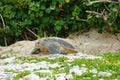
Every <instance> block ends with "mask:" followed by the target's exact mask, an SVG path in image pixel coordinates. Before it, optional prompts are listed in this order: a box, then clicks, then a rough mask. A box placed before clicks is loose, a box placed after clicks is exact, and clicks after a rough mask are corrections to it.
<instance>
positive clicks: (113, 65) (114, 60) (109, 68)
mask: <svg viewBox="0 0 120 80" xmlns="http://www.w3.org/2000/svg"><path fill="white" fill-rule="evenodd" d="M99 56H101V57H102V58H100V59H99V58H96V59H86V58H81V59H80V58H76V59H74V60H73V61H69V60H70V59H68V58H67V57H64V56H63V57H58V58H55V59H49V58H46V57H45V58H39V59H38V58H28V57H23V59H22V57H21V58H20V57H19V58H16V59H15V61H16V60H20V61H23V62H24V63H27V62H28V61H32V60H36V61H38V62H41V61H47V62H50V64H51V65H53V64H56V63H58V66H56V67H49V68H47V67H44V68H39V69H34V74H36V75H38V76H40V77H46V76H47V79H48V80H49V79H52V78H53V79H56V77H55V76H56V75H57V74H63V73H65V74H66V75H68V74H70V70H71V69H72V68H73V67H74V66H78V67H79V70H80V69H81V70H83V69H84V68H86V71H85V72H83V73H82V74H81V75H79V74H76V73H72V76H73V79H72V80H79V79H82V80H88V79H89V80H99V79H104V80H114V79H116V80H119V77H120V68H119V66H120V62H119V60H120V53H114V54H113V53H107V54H103V55H99ZM60 59H63V60H64V61H63V60H62V61H61V60H60ZM27 60H28V61H27ZM24 63H22V64H24ZM17 64H18V63H17ZM48 65H49V64H48ZM75 69H76V68H75ZM41 70H49V71H50V72H40V71H41ZM6 71H7V72H8V71H10V72H11V71H14V70H6ZM74 71H75V70H74ZM77 72H79V71H77ZM100 72H109V73H111V75H110V76H105V75H103V76H100V75H99V73H100ZM16 73H17V75H16V76H15V77H14V80H18V79H19V78H22V77H24V76H26V75H29V74H30V73H31V72H30V71H28V70H27V71H26V70H25V71H23V72H19V71H18V72H16ZM51 73H52V75H51Z"/></svg>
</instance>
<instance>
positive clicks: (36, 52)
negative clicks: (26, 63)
mask: <svg viewBox="0 0 120 80" xmlns="http://www.w3.org/2000/svg"><path fill="white" fill-rule="evenodd" d="M40 52H41V50H40V48H34V49H33V50H32V51H31V54H39V53H40Z"/></svg>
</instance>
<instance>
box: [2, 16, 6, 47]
mask: <svg viewBox="0 0 120 80" xmlns="http://www.w3.org/2000/svg"><path fill="white" fill-rule="evenodd" d="M0 17H1V20H2V24H3V27H4V28H5V22H4V19H3V17H2V15H1V14H0ZM4 41H5V46H6V47H7V39H6V36H4Z"/></svg>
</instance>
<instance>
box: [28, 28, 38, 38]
mask: <svg viewBox="0 0 120 80" xmlns="http://www.w3.org/2000/svg"><path fill="white" fill-rule="evenodd" d="M26 29H27V30H28V31H29V32H31V33H32V34H33V35H34V36H35V37H37V38H38V39H39V38H40V37H39V36H38V35H37V34H35V33H34V32H33V31H32V30H30V29H29V28H26Z"/></svg>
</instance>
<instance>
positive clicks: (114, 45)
mask: <svg viewBox="0 0 120 80" xmlns="http://www.w3.org/2000/svg"><path fill="white" fill-rule="evenodd" d="M118 38H119V39H120V34H117V37H116V36H115V35H112V34H110V33H102V34H99V33H97V31H96V30H91V31H89V32H84V33H82V34H79V33H78V32H77V33H73V34H71V35H69V37H68V38H67V39H65V40H66V41H68V42H70V43H71V44H73V45H74V46H75V47H76V48H77V49H78V50H79V52H82V53H87V54H101V53H107V52H120V42H119V40H118ZM36 41H37V40H35V41H19V42H16V43H15V44H12V45H10V46H8V47H0V54H6V53H9V52H13V53H19V54H21V55H29V54H30V52H31V51H32V49H33V48H34V44H35V42H36Z"/></svg>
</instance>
